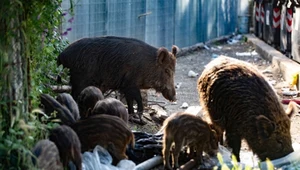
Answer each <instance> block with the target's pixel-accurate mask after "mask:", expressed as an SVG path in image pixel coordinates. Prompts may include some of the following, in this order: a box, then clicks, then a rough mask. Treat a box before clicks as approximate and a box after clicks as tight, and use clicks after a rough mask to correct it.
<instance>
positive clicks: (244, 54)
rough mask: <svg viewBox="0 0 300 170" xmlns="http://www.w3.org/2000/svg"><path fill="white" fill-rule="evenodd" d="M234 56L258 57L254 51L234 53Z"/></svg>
mask: <svg viewBox="0 0 300 170" xmlns="http://www.w3.org/2000/svg"><path fill="white" fill-rule="evenodd" d="M235 55H236V56H255V55H258V54H257V52H256V51H252V52H241V53H240V52H236V53H235Z"/></svg>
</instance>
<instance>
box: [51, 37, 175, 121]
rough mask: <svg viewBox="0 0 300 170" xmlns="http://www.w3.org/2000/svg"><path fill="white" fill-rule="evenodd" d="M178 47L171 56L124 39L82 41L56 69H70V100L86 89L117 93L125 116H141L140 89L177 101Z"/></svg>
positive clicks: (66, 52)
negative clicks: (176, 68) (175, 81)
mask: <svg viewBox="0 0 300 170" xmlns="http://www.w3.org/2000/svg"><path fill="white" fill-rule="evenodd" d="M176 53H177V47H176V46H173V47H172V52H168V50H167V49H166V48H164V47H161V48H156V47H153V46H151V45H149V44H147V43H145V42H143V41H140V40H137V39H134V38H126V37H115V36H105V37H95V38H83V39H80V40H78V41H76V42H74V43H72V44H70V45H69V46H68V47H67V48H66V49H65V50H64V51H63V52H62V53H61V54H60V55H59V56H58V58H57V63H58V65H60V64H62V65H63V66H64V67H66V68H69V69H70V84H71V85H72V96H73V97H74V99H75V100H76V101H77V97H78V95H79V93H80V92H81V91H82V90H83V89H84V88H85V87H88V86H91V85H92V86H96V87H98V88H100V89H101V91H102V92H103V93H105V92H106V91H108V90H120V92H121V93H123V94H124V96H125V99H126V102H127V105H128V113H129V114H134V109H133V101H136V102H137V113H138V114H139V116H140V118H141V116H142V113H143V103H142V97H141V92H140V89H150V88H152V89H155V90H156V91H157V92H161V93H162V95H163V96H164V97H165V98H166V99H168V100H170V101H175V100H176V93H175V86H174V74H175V64H176Z"/></svg>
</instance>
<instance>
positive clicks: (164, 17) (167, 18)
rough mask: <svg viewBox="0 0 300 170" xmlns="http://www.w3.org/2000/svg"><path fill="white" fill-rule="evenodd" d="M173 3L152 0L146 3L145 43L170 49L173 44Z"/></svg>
mask: <svg viewBox="0 0 300 170" xmlns="http://www.w3.org/2000/svg"><path fill="white" fill-rule="evenodd" d="M173 8H174V7H173V1H160V0H153V1H147V3H146V14H147V15H145V18H146V26H145V29H146V32H145V34H146V35H145V41H146V42H147V43H149V44H151V45H154V46H157V47H160V46H165V47H167V48H171V46H172V44H173V27H174V26H173V25H174V20H173V15H174V10H173Z"/></svg>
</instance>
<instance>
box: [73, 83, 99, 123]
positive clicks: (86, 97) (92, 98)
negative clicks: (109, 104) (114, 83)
mask: <svg viewBox="0 0 300 170" xmlns="http://www.w3.org/2000/svg"><path fill="white" fill-rule="evenodd" d="M103 99H104V96H103V93H102V92H101V90H100V89H99V88H97V87H95V86H88V87H86V88H84V89H83V90H82V91H81V92H80V94H79V96H78V98H77V103H78V107H79V112H80V117H81V118H86V117H88V115H89V114H91V113H90V112H91V111H92V110H93V108H94V106H95V104H96V103H97V102H98V101H99V100H103Z"/></svg>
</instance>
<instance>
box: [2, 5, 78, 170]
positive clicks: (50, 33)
mask: <svg viewBox="0 0 300 170" xmlns="http://www.w3.org/2000/svg"><path fill="white" fill-rule="evenodd" d="M70 1H71V4H73V2H72V0H70ZM61 3H62V0H40V1H37V0H1V1H0V12H1V15H0V21H1V24H0V94H1V95H0V169H32V165H31V160H30V159H29V156H30V155H31V148H32V147H33V146H34V144H35V143H36V142H37V141H38V140H40V139H43V138H46V136H47V132H48V130H49V129H51V128H52V127H53V126H55V125H56V124H55V123H53V122H51V121H48V120H46V117H42V116H40V115H41V114H40V112H41V111H39V110H34V108H37V107H38V104H39V95H40V94H41V93H50V94H51V93H52V91H51V89H50V86H49V85H50V84H54V83H55V80H53V78H51V77H55V76H56V75H57V74H58V73H59V72H61V71H62V68H60V67H57V65H56V57H57V55H58V54H59V53H60V52H61V51H62V50H63V49H64V48H65V46H66V45H67V42H65V41H63V40H62V37H61V35H62V30H61V23H62V22H63V17H62V16H63V13H65V12H69V13H71V14H72V8H73V7H72V5H71V8H70V10H68V11H62V9H61ZM40 117H42V118H40Z"/></svg>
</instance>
